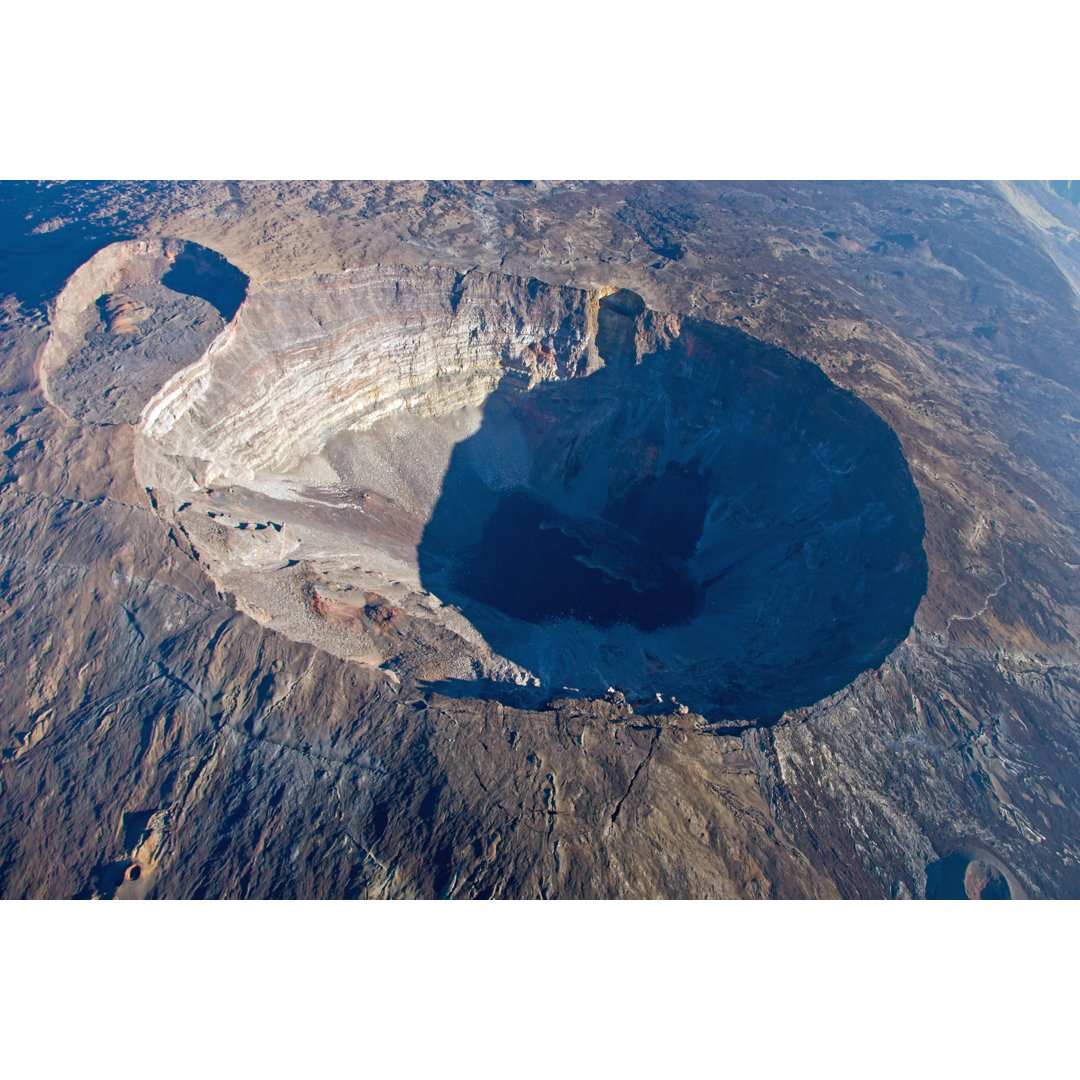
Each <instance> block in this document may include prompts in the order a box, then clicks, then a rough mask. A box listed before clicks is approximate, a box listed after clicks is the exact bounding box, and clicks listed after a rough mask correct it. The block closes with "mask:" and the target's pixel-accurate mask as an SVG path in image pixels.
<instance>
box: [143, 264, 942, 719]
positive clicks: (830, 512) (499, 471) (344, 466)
mask: <svg viewBox="0 0 1080 1080" xmlns="http://www.w3.org/2000/svg"><path fill="white" fill-rule="evenodd" d="M141 417H142V418H141V421H140V424H139V439H138V440H137V458H136V462H137V469H138V471H139V475H140V477H141V479H142V481H143V483H144V484H145V486H146V487H147V488H148V489H150V490H151V491H152V493H153V495H154V497H155V502H156V505H157V506H158V509H159V512H160V513H161V514H162V515H163V516H164V517H165V518H166V519H167V520H168V521H169V522H170V523H172V524H174V525H176V526H178V531H180V532H182V534H183V535H185V536H186V537H187V540H188V541H189V542H190V543H191V545H192V547H193V548H194V549H195V551H196V552H197V553H198V555H199V557H200V559H201V560H202V561H203V563H204V565H205V566H206V567H207V569H208V570H209V572H210V573H211V574H212V575H213V576H214V578H215V579H216V580H217V582H218V584H219V585H220V587H221V588H222V589H224V590H227V591H229V592H230V593H232V594H233V595H234V596H235V597H236V600H237V603H238V604H239V605H240V606H241V607H242V608H244V610H246V611H248V612H249V613H250V614H252V615H253V616H254V617H256V618H258V619H259V620H260V621H263V622H265V623H268V624H269V625H272V626H275V627H276V628H278V629H280V630H282V631H283V632H284V633H287V634H289V635H290V636H293V637H295V638H297V639H299V640H305V641H311V642H314V643H316V644H318V645H320V646H322V647H324V648H328V649H330V650H332V651H334V652H337V653H338V654H340V655H343V656H349V657H353V658H357V659H360V660H364V661H367V662H371V663H378V664H381V665H384V666H386V667H387V668H389V669H391V670H393V671H395V672H396V673H397V674H398V675H399V676H400V677H403V678H405V677H408V678H412V679H415V680H418V681H426V682H429V683H434V684H437V685H438V686H439V687H441V688H443V689H444V690H447V691H450V692H459V693H465V694H478V695H484V696H487V695H496V696H502V697H505V698H506V699H507V700H515V701H527V700H539V699H540V698H541V697H542V696H552V695H555V694H565V693H581V694H589V695H592V694H602V693H604V692H605V691H606V690H607V688H608V687H610V686H616V687H619V688H620V689H622V690H624V691H625V692H627V693H628V694H630V695H638V696H639V697H641V698H647V699H650V700H655V695H656V694H660V695H661V697H662V698H663V699H665V701H667V700H670V699H671V698H672V697H674V698H676V699H677V700H678V701H680V702H683V703H685V704H687V705H688V706H689V707H690V708H691V709H693V710H694V711H696V712H701V713H702V714H704V715H705V716H706V717H707V718H709V719H710V720H714V721H730V722H733V723H738V724H742V723H746V722H758V723H760V722H769V721H770V720H773V719H775V718H776V717H778V716H779V715H780V714H781V713H782V712H783V711H784V710H785V709H788V708H792V707H796V706H800V705H806V704H809V703H812V702H813V701H816V700H818V699H820V698H821V697H823V696H825V695H827V694H829V693H831V692H833V691H836V690H838V689H840V688H841V687H843V686H844V685H846V684H847V683H848V682H850V681H851V680H852V679H853V678H855V677H856V676H857V675H858V674H859V673H860V672H862V671H864V670H866V669H868V668H871V667H874V666H876V665H878V664H880V663H881V662H882V660H883V659H884V658H885V657H886V656H887V655H888V653H889V652H890V651H891V650H892V649H893V648H894V647H895V646H896V645H897V644H898V643H899V642H900V641H901V640H902V639H903V638H904V637H905V636H906V635H907V633H908V631H909V629H910V627H911V624H912V619H913V617H914V613H915V609H916V606H917V605H918V603H919V600H920V598H921V596H922V594H923V592H924V590H925V585H926V562H925V557H924V555H923V550H922V534H923V517H922V509H921V505H920V502H919V498H918V495H917V492H916V490H915V487H914V484H913V482H912V480H911V477H910V474H909V472H908V469H907V467H906V464H905V462H904V460H903V457H902V454H901V451H900V446H899V443H898V441H897V439H896V437H895V436H894V434H893V433H892V431H891V430H890V429H889V428H888V426H887V425H886V424H884V423H883V422H882V421H881V420H880V419H879V418H878V417H877V416H876V414H875V413H874V412H872V411H871V410H870V409H869V408H868V407H867V406H865V405H864V404H863V403H861V402H860V401H859V400H858V399H857V398H855V397H854V396H853V395H851V394H850V393H848V392H846V391H844V390H841V389H840V388H838V387H837V386H836V385H834V384H833V383H832V382H830V380H829V379H828V378H827V377H826V376H825V375H824V374H823V373H822V372H821V371H820V370H819V369H818V368H817V367H815V366H814V365H813V364H810V363H809V362H806V361H803V360H800V359H798V358H796V357H794V356H792V355H790V354H788V353H786V352H784V351H782V350H780V349H777V348H774V347H771V346H768V345H765V344H763V343H761V342H759V341H756V340H754V339H752V338H750V337H748V336H747V335H746V334H743V333H741V332H739V331H737V330H734V329H731V328H727V327H723V326H719V325H715V324H710V323H706V322H703V321H699V320H694V319H690V318H685V317H680V316H675V315H670V314H662V313H658V312H654V311H651V310H649V309H648V308H646V306H645V304H644V303H643V302H642V301H641V300H640V298H638V297H637V296H635V295H634V294H632V293H629V292H625V291H622V292H610V291H609V292H607V293H604V292H599V291H593V292H589V291H581V290H575V289H569V288H556V287H553V286H548V285H543V284H541V283H539V282H536V281H525V280H521V279H517V278H509V277H505V276H502V275H496V274H489V275H485V274H482V273H479V272H476V271H472V272H468V273H458V272H454V271H451V270H439V269H427V270H416V269H409V268H404V267H370V268H367V269H365V270H362V271H355V272H351V273H348V274H343V275H336V276H333V277H319V278H312V279H304V280H297V281H291V282H283V283H276V284H269V285H254V284H253V285H252V286H251V287H250V289H249V291H248V295H247V299H246V301H245V302H244V304H243V305H242V306H241V308H240V310H239V312H238V314H237V316H236V318H235V319H234V320H233V321H232V322H231V323H230V324H229V325H228V327H226V329H225V330H224V331H223V332H222V333H221V334H220V335H219V336H218V337H217V338H216V339H215V340H214V342H213V343H212V344H211V345H210V347H209V348H208V349H207V351H206V352H205V353H204V354H203V356H202V357H201V358H199V359H198V360H197V361H196V362H195V363H193V364H191V365H190V366H189V367H187V368H185V369H184V370H183V371H181V372H180V373H179V374H177V375H176V376H174V377H173V378H172V379H170V380H169V382H167V383H166V384H165V386H164V387H163V388H162V389H161V390H160V391H159V392H158V393H156V394H155V395H154V396H153V397H152V398H151V399H150V400H149V401H148V402H147V403H146V405H145V408H143V409H142V413H141Z"/></svg>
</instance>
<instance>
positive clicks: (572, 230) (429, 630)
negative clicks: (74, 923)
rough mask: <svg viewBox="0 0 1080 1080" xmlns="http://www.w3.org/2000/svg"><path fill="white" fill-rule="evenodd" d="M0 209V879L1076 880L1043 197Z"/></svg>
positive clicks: (569, 193)
mask: <svg viewBox="0 0 1080 1080" xmlns="http://www.w3.org/2000/svg"><path fill="white" fill-rule="evenodd" d="M0 228H2V230H3V237H4V239H3V243H2V245H0V246H2V248H3V253H2V258H0V294H2V296H3V301H2V312H3V323H2V326H0V347H2V349H3V352H2V361H0V364H2V366H0V393H2V394H3V398H2V403H3V409H4V422H3V427H2V430H3V433H4V434H3V439H4V442H3V446H2V449H3V457H2V458H0V467H2V476H0V513H2V515H3V516H2V520H3V522H4V527H3V530H2V532H0V560H2V562H0V567H2V571H0V572H2V575H3V576H2V587H0V625H2V627H3V631H2V632H3V640H4V642H5V649H4V652H3V658H2V663H3V670H2V678H0V698H2V707H0V754H2V760H0V816H2V819H3V821H4V829H3V831H2V833H0V889H2V892H3V895H5V896H12V897H14V896H52V897H74V896H87V897H89V896H102V897H113V896H115V897H167V896H175V897H196V896H238V897H240V896H247V897H255V896H342V897H345V896H349V897H377V896H378V897H395V896H424V897H435V896H442V897H494V896H499V897H538V896H543V897H646V896H671V897H676V896H679V897H833V896H842V897H923V896H931V897H941V898H952V897H957V898H959V897H967V898H1003V897H1013V898H1024V897H1032V898H1035V897H1063V896H1077V895H1080V871H1078V866H1077V859H1078V858H1080V851H1078V837H1080V822H1078V820H1077V812H1076V798H1075V791H1076V789H1077V782H1078V779H1080V771H1078V770H1080V760H1078V752H1080V729H1078V723H1077V720H1078V703H1080V678H1078V676H1080V667H1078V660H1080V657H1078V651H1080V649H1078V645H1077V642H1078V640H1080V637H1078V623H1080V585H1078V582H1080V576H1078V575H1077V570H1078V569H1080V551H1078V545H1077V539H1078V527H1080V468H1078V458H1077V443H1078V442H1080V367H1078V366H1077V363H1076V360H1075V356H1074V352H1075V341H1076V336H1077V335H1076V331H1077V323H1078V318H1080V308H1078V295H1080V294H1078V287H1080V257H1078V254H1077V253H1078V251H1080V214H1078V212H1077V210H1076V208H1075V207H1074V206H1072V204H1071V203H1069V202H1068V201H1066V200H1065V199H1062V198H1060V197H1059V196H1057V195H1055V194H1054V193H1053V192H1052V191H1051V190H1050V189H1049V188H1048V187H1046V186H1043V185H1038V184H940V185H933V184H910V183H909V184H842V185H841V184H813V183H804V184H798V183H791V184H768V183H762V184H720V183H609V184H598V183H577V182H563V183H557V184H547V183H541V182H535V183H528V184H526V183H518V182H476V183H456V184H437V183H425V182H415V183H400V184H397V183H394V184H385V183H306V184H305V183H281V184H269V183H229V184H218V183H177V184H135V183H131V184H125V183H110V184H42V185H38V184H26V185H23V184H4V185H0ZM515 500H516V501H515ZM522 500H526V501H524V502H522ZM529 500H531V501H529ZM657 522H662V523H663V526H664V527H663V528H658V526H657ZM530 545H532V546H530ZM504 551H505V552H509V553H511V554H514V553H518V555H517V561H516V562H515V561H513V559H509V560H508V561H507V562H506V564H505V565H504V564H502V563H500V562H499V560H498V559H497V558H494V556H495V555H497V554H498V553H499V552H504ZM530 553H532V557H530ZM549 560H550V561H552V562H553V564H554V565H556V566H559V567H560V568H561V570H560V573H559V574H558V575H557V578H558V579H559V580H558V581H556V582H555V584H552V579H551V578H548V577H545V576H544V575H543V574H540V575H539V576H536V575H535V574H534V569H535V566H536V565H537V564H544V563H546V562H547V561H549ZM560 560H561V561H560ZM559 581H561V582H563V583H569V585H567V588H566V590H565V591H564V593H560V592H559V591H558V589H557V588H556V587H555V585H557V584H558V583H559ZM578 595H583V596H586V597H587V598H588V604H589V605H590V607H589V608H588V612H587V614H588V621H582V619H581V618H579V617H578V616H579V615H580V612H576V611H575V610H574V604H576V603H577V600H576V599H575V598H576V597H577V596H578ZM552 620H554V622H553V621H552Z"/></svg>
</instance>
